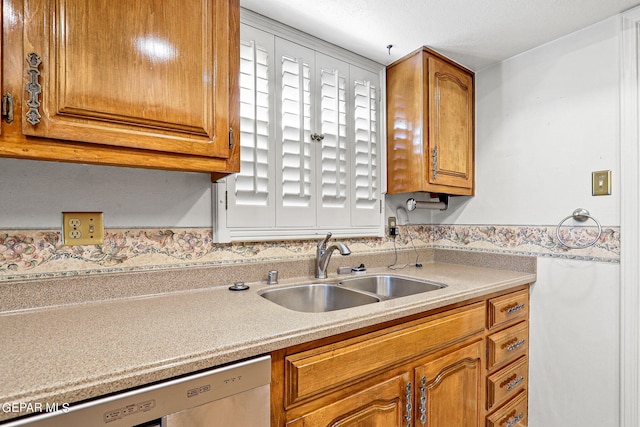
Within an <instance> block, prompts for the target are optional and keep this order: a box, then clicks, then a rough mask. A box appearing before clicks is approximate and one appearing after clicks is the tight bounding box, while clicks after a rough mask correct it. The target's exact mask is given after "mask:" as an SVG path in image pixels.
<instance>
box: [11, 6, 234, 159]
mask: <svg viewBox="0 0 640 427" xmlns="http://www.w3.org/2000/svg"><path fill="white" fill-rule="evenodd" d="M7 3H8V4H9V7H10V8H12V9H14V10H15V11H16V15H17V16H19V15H20V13H19V12H21V13H23V19H22V20H21V23H22V24H23V26H24V28H22V30H23V31H21V33H20V35H21V36H22V40H21V42H22V43H21V44H17V43H15V42H14V43H13V44H11V43H8V49H12V52H11V53H10V54H9V57H8V58H6V59H5V60H4V62H5V63H6V62H10V63H12V64H15V65H18V66H19V68H18V70H17V71H7V70H6V68H5V71H4V74H5V76H4V77H5V79H7V80H10V81H11V83H10V84H9V86H12V87H11V90H12V91H13V93H14V97H15V98H16V106H17V108H16V110H20V114H21V115H20V124H19V125H18V126H19V127H20V129H19V131H20V133H21V135H22V138H20V137H19V136H18V135H14V136H13V137H10V138H7V140H5V141H3V144H0V145H2V149H0V156H7V157H9V156H14V157H27V158H41V159H45V160H47V159H48V160H68V161H78V162H86V163H98V164H112V165H123V166H140V167H150V168H161V169H174V170H192V171H204V172H232V171H237V170H238V169H239V150H238V149H237V147H233V145H235V146H238V145H239V144H238V139H239V129H238V120H239V119H238V114H239V113H238V109H239V104H238V69H239V52H238V46H239V6H238V0H183V1H180V2H178V3H175V2H170V1H165V0H136V1H135V2H114V1H112V0H23V1H22V0H8V1H7ZM6 7H7V6H5V8H6ZM10 39H11V40H12V41H17V39H18V36H17V35H16V34H14V35H11V37H10ZM18 51H19V52H18ZM14 73H15V75H14ZM18 73H19V75H18ZM3 130H4V129H3ZM17 131H18V129H16V132H17ZM234 135H235V139H236V141H235V142H236V144H232V142H233V136H234ZM34 137H35V138H34ZM13 143H16V145H17V144H21V145H22V150H20V149H18V148H17V147H15V146H13V145H12V144H13Z"/></svg>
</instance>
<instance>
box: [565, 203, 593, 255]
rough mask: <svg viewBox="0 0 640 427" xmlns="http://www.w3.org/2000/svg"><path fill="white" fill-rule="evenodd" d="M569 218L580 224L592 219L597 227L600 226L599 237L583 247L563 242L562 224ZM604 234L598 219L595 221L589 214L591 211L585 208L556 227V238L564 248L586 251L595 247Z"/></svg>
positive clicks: (575, 212)
mask: <svg viewBox="0 0 640 427" xmlns="http://www.w3.org/2000/svg"><path fill="white" fill-rule="evenodd" d="M569 218H573V219H574V220H576V221H579V222H585V221H586V220H588V219H592V220H593V222H595V223H596V225H597V226H598V235H597V236H596V238H595V239H593V240H592V241H591V242H589V243H587V244H585V245H581V246H574V245H570V244H568V243H567V242H565V241H564V240H562V238H561V237H560V227H561V226H562V224H564V222H565V221H566V220H568V219H569ZM601 234H602V226H601V225H600V223H599V222H598V220H597V219H595V218H594V217H592V216H591V215H590V214H589V211H588V210H586V209H583V208H578V209H576V210H575V211H573V213H572V214H571V215H569V216H568V217H566V218H565V219H563V220H562V221H560V224H558V226H557V227H556V238H557V239H558V242H560V243H561V244H562V245H563V246H566V247H567V248H570V249H586V248H588V247H590V246H593V245H595V244H596V242H597V241H598V240H599V239H600V235H601Z"/></svg>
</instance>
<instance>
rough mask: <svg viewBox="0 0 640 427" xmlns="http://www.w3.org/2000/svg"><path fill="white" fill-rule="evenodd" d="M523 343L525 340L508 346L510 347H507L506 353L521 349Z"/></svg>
mask: <svg viewBox="0 0 640 427" xmlns="http://www.w3.org/2000/svg"><path fill="white" fill-rule="evenodd" d="M524 343H525V340H524V339H522V340H520V341H516V342H515V343H513V344H510V345H509V346H508V347H507V351H513V350H516V349H517V348H519V347H522V346H523V345H524Z"/></svg>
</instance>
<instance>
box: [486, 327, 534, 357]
mask: <svg viewBox="0 0 640 427" xmlns="http://www.w3.org/2000/svg"><path fill="white" fill-rule="evenodd" d="M528 346H529V326H528V323H527V322H521V323H518V324H517V325H514V326H511V327H510V328H507V329H505V330H504V331H500V332H496V333H495V334H493V335H490V336H489V338H488V347H489V368H492V367H494V366H496V365H499V364H502V363H503V362H506V361H507V360H513V359H516V358H517V357H520V356H522V355H523V354H526V352H527V347H528Z"/></svg>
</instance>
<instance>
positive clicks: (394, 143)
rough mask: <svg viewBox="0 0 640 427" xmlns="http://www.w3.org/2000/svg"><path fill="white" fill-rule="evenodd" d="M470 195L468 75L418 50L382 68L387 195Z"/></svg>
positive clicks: (471, 83)
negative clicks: (423, 192) (385, 107)
mask: <svg viewBox="0 0 640 427" xmlns="http://www.w3.org/2000/svg"><path fill="white" fill-rule="evenodd" d="M414 191H426V192H432V193H442V194H452V195H473V193H474V75H473V73H472V72H471V71H469V70H467V69H465V68H463V67H461V66H460V65H458V64H455V63H454V62H452V61H450V60H448V59H447V58H445V57H443V56H442V55H440V54H438V53H436V52H434V51H432V50H430V49H428V48H426V47H423V48H421V49H420V50H418V51H415V52H413V53H412V54H410V55H408V56H406V57H405V58H402V59H400V60H398V61H396V62H394V63H393V64H391V65H389V67H387V192H388V193H390V194H394V193H407V192H414Z"/></svg>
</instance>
